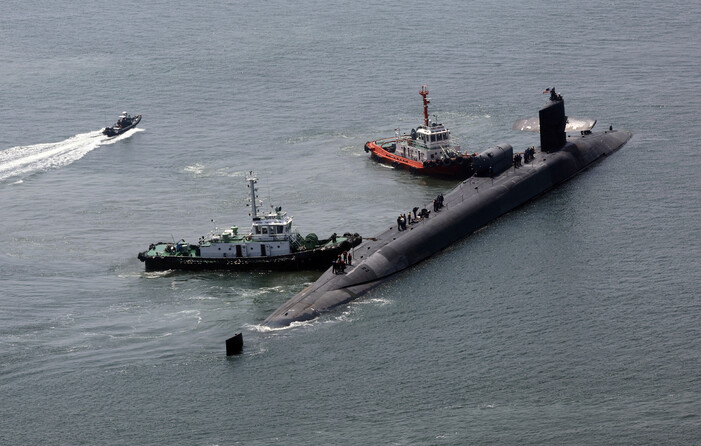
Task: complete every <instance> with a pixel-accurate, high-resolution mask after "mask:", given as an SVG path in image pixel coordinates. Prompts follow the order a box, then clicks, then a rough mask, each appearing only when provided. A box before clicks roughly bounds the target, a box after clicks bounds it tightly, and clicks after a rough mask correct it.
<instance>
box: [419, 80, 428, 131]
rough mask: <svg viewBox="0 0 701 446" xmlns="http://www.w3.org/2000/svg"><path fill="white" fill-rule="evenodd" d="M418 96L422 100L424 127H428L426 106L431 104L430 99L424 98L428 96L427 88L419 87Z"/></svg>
mask: <svg viewBox="0 0 701 446" xmlns="http://www.w3.org/2000/svg"><path fill="white" fill-rule="evenodd" d="M419 94H420V95H421V96H423V98H424V125H425V126H426V127H428V104H430V103H431V99H430V98H427V97H426V96H428V87H427V86H426V85H424V86H423V87H421V91H419Z"/></svg>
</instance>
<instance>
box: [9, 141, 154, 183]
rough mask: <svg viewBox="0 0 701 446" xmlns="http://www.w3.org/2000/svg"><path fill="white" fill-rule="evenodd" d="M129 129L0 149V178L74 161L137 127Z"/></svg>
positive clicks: (20, 175)
mask: <svg viewBox="0 0 701 446" xmlns="http://www.w3.org/2000/svg"><path fill="white" fill-rule="evenodd" d="M142 130H143V129H132V130H130V131H128V132H126V133H124V134H122V135H119V136H117V137H114V138H108V137H107V136H105V135H103V134H102V131H101V130H96V131H93V132H89V133H80V134H78V135H75V136H72V137H70V138H68V139H66V140H63V141H59V142H51V143H43V144H34V145H31V146H17V147H12V148H10V149H7V150H3V151H1V152H0V181H5V180H7V179H15V178H18V177H19V178H18V179H21V178H22V177H26V176H29V175H32V174H35V173H39V172H45V171H47V170H51V169H58V168H60V167H63V166H67V165H69V164H71V163H73V162H75V161H78V160H79V159H81V158H82V157H84V156H85V155H86V154H88V153H89V152H91V151H93V150H95V149H96V148H98V147H100V146H103V145H108V144H114V143H115V142H117V141H121V140H122V139H126V138H129V137H130V136H131V135H133V134H134V133H135V132H137V131H142Z"/></svg>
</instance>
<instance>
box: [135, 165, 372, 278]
mask: <svg viewBox="0 0 701 446" xmlns="http://www.w3.org/2000/svg"><path fill="white" fill-rule="evenodd" d="M246 180H247V181H248V187H249V188H250V189H251V198H250V202H251V218H252V226H251V230H250V232H249V233H248V234H239V231H238V227H237V226H232V227H230V228H229V229H226V230H224V231H220V232H215V233H212V234H210V236H208V237H201V238H200V240H199V243H198V244H196V245H194V244H188V243H186V242H185V241H184V240H180V241H179V242H177V243H174V242H173V243H171V242H159V243H153V244H151V245H150V246H149V249H148V250H147V251H143V252H140V253H139V255H138V258H139V260H141V261H142V262H144V263H145V264H146V271H163V270H173V269H179V270H190V271H202V270H232V271H244V270H255V269H257V270H276V271H285V270H287V271H291V270H304V269H321V270H324V269H327V268H328V267H329V266H331V264H332V262H333V260H335V259H337V258H338V256H339V255H342V254H343V252H344V251H350V250H351V249H352V248H353V247H355V246H357V245H358V244H360V242H361V241H362V237H360V235H358V234H350V233H348V232H346V233H345V234H343V236H337V235H336V233H334V234H332V235H331V236H330V237H329V238H326V239H319V238H318V237H317V236H316V234H313V233H312V234H309V235H307V236H306V237H302V236H301V235H300V234H299V232H297V230H296V229H295V228H293V227H292V217H291V216H288V215H287V213H286V212H283V211H282V208H281V207H276V208H274V210H273V211H270V212H268V213H267V214H264V215H260V214H259V213H258V212H259V211H258V205H259V204H260V203H258V201H257V197H256V187H255V185H256V183H257V182H258V179H257V178H255V177H254V176H253V175H252V172H251V175H249V176H248V177H247V178H246Z"/></svg>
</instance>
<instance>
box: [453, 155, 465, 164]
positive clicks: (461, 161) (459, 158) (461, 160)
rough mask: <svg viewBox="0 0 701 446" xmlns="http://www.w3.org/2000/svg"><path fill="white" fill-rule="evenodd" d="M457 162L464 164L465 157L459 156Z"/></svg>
mask: <svg viewBox="0 0 701 446" xmlns="http://www.w3.org/2000/svg"><path fill="white" fill-rule="evenodd" d="M455 162H456V163H458V165H462V163H464V162H465V159H464V158H463V157H462V156H459V157H457V158H455Z"/></svg>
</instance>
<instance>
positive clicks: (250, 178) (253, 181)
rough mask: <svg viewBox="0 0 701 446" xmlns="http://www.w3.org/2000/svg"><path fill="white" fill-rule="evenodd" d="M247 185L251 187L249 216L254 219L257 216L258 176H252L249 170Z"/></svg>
mask: <svg viewBox="0 0 701 446" xmlns="http://www.w3.org/2000/svg"><path fill="white" fill-rule="evenodd" d="M246 179H247V180H248V187H249V188H250V189H251V218H252V219H253V220H256V219H257V218H258V209H257V208H256V186H255V185H256V183H257V182H258V178H256V177H254V176H253V172H249V175H248V178H246Z"/></svg>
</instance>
